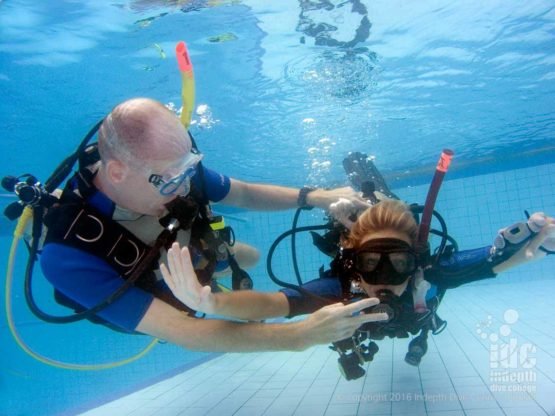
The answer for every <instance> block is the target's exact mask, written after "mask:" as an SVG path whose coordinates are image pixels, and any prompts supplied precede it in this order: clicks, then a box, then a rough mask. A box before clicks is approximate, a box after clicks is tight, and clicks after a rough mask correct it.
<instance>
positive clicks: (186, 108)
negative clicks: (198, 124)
mask: <svg viewBox="0 0 555 416" xmlns="http://www.w3.org/2000/svg"><path fill="white" fill-rule="evenodd" d="M175 57H176V59H177V66H178V68H179V72H181V102H182V104H181V105H182V109H181V123H183V125H184V126H185V128H186V129H188V128H189V126H190V124H191V118H192V117H193V110H194V108H195V76H194V74H193V64H192V62H191V58H189V51H188V50H187V45H186V44H185V42H183V41H180V42H179V43H178V44H177V45H176V47H175Z"/></svg>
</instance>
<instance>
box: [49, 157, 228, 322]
mask: <svg viewBox="0 0 555 416" xmlns="http://www.w3.org/2000/svg"><path fill="white" fill-rule="evenodd" d="M199 176H202V177H203V184H200V183H199V182H200V179H199ZM193 181H194V182H196V183H197V185H198V186H203V188H204V190H205V193H206V197H207V198H208V199H209V200H210V201H212V202H218V201H221V200H222V199H223V198H225V196H226V195H227V194H228V193H229V190H230V186H231V185H230V179H229V177H227V176H225V175H221V174H219V173H216V172H214V171H213V170H210V169H207V168H205V167H204V166H203V175H196V176H195V177H194V178H193ZM89 202H90V203H91V204H93V205H95V208H97V209H100V210H101V211H103V212H106V211H109V212H110V213H111V212H113V208H114V206H115V204H114V203H113V202H112V201H110V200H109V199H108V198H107V197H106V196H105V195H104V194H102V193H101V192H99V191H97V193H96V195H94V196H93V197H92V198H90V199H89ZM97 204H98V205H100V206H96V205H97ZM40 263H41V268H42V271H43V273H44V275H45V277H46V278H47V279H48V281H49V282H50V283H51V284H52V285H53V286H54V287H55V288H56V289H57V290H58V291H59V292H60V293H62V294H63V295H65V296H67V297H68V298H70V299H71V300H73V301H75V302H77V303H79V304H80V305H82V306H83V307H85V308H87V309H88V308H91V307H94V306H95V305H97V304H98V303H100V302H102V301H103V300H104V299H106V298H107V297H108V296H110V295H111V294H112V293H114V292H115V291H116V290H117V289H118V288H119V287H120V286H121V285H123V283H124V282H125V280H124V279H123V278H122V277H120V275H119V274H118V273H117V272H116V271H115V270H114V269H113V268H112V267H111V266H110V265H109V264H108V263H107V262H106V261H105V260H104V259H101V258H99V257H97V256H95V255H93V254H90V253H88V252H85V251H82V250H79V249H77V248H74V247H70V246H67V245H63V244H58V243H50V244H46V245H45V246H44V248H43V250H42V254H41V256H40ZM161 284H164V282H161ZM153 299H154V296H153V295H152V294H151V293H149V292H146V291H144V290H142V289H140V288H138V287H136V286H132V287H131V288H129V290H127V291H126V292H125V293H124V294H123V296H121V297H120V298H119V299H117V300H116V301H115V302H113V303H112V304H110V305H109V306H107V307H106V308H104V309H103V310H101V311H100V312H98V314H97V315H98V316H99V317H100V318H102V319H104V320H105V321H108V322H109V323H111V324H113V325H115V326H116V327H119V328H121V329H123V330H125V331H128V332H133V331H134V330H135V328H136V327H137V325H138V324H139V322H140V321H141V319H142V318H143V316H144V314H145V313H146V311H147V309H148V307H149V306H150V304H151V302H152V300H153Z"/></svg>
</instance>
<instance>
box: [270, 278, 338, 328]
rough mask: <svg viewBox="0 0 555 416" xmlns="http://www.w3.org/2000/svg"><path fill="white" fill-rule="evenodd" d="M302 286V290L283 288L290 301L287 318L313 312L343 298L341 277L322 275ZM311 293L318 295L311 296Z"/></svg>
mask: <svg viewBox="0 0 555 416" xmlns="http://www.w3.org/2000/svg"><path fill="white" fill-rule="evenodd" d="M301 288H302V289H303V290H302V291H301V290H295V289H291V288H285V289H281V292H282V293H283V294H284V295H285V296H286V297H287V301H288V302H289V315H287V318H292V317H293V316H297V315H304V314H307V313H312V312H314V311H316V310H318V309H320V308H322V307H324V306H326V305H329V304H331V303H335V302H339V301H340V300H341V284H340V283H339V279H337V278H335V277H322V278H320V279H316V280H311V281H310V282H308V283H305V284H304V285H302V286H301ZM307 292H309V293H307ZM310 293H312V294H314V295H316V296H310Z"/></svg>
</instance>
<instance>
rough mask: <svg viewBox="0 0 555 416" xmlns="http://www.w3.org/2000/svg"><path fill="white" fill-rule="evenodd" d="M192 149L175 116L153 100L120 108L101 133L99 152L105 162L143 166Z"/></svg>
mask: <svg viewBox="0 0 555 416" xmlns="http://www.w3.org/2000/svg"><path fill="white" fill-rule="evenodd" d="M190 149H191V141H190V139H189V135H188V134H187V131H186V130H185V128H184V127H183V126H182V125H181V123H180V121H179V119H178V118H177V117H176V116H175V114H173V113H172V112H171V111H170V110H168V109H167V108H166V107H164V105H163V104H162V103H160V102H158V101H155V100H151V99H149V98H134V99H131V100H127V101H124V102H123V103H121V104H119V105H117V106H116V107H115V108H114V109H113V110H112V111H111V112H110V114H108V116H107V117H106V119H104V121H103V122H102V125H101V126H100V130H99V132H98V151H99V152H100V158H101V160H103V161H107V160H110V159H115V160H120V161H122V162H125V163H133V162H143V161H146V160H157V159H164V158H166V157H168V156H170V157H171V156H172V155H176V154H183V153H186V152H189V151H190Z"/></svg>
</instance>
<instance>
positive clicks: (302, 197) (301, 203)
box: [297, 186, 316, 209]
mask: <svg viewBox="0 0 555 416" xmlns="http://www.w3.org/2000/svg"><path fill="white" fill-rule="evenodd" d="M315 190H316V188H311V187H309V186H303V187H302V188H301V189H300V190H299V196H298V197H297V206H298V207H299V208H303V209H311V208H313V206H312V205H309V204H307V202H306V197H307V196H308V194H309V193H311V192H312V191H315Z"/></svg>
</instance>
